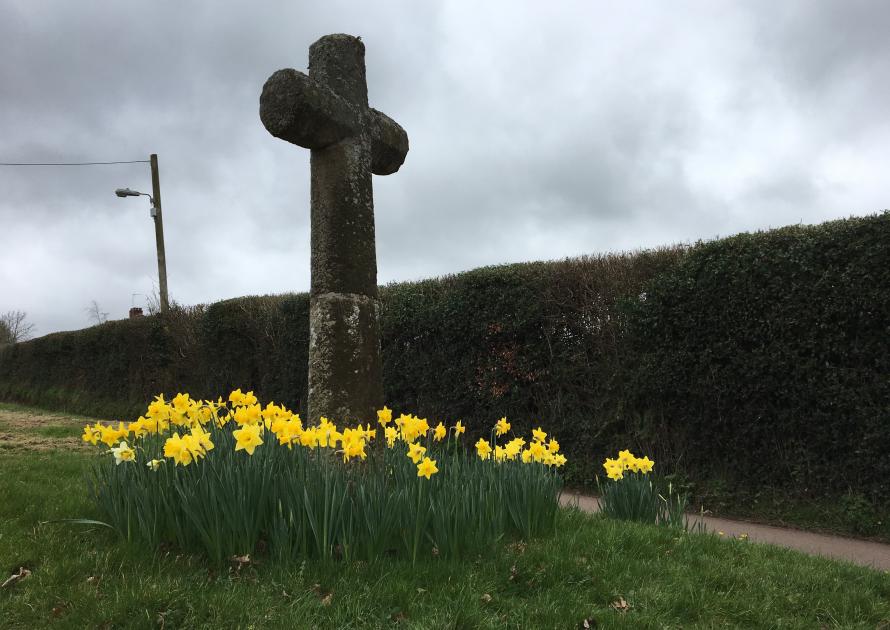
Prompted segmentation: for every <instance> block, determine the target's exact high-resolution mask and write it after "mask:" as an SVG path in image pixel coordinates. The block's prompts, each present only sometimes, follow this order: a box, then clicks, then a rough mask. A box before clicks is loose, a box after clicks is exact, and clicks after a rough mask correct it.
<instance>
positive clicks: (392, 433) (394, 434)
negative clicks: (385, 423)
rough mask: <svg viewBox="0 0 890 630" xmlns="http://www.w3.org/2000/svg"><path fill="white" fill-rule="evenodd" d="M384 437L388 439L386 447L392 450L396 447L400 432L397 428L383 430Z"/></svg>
mask: <svg viewBox="0 0 890 630" xmlns="http://www.w3.org/2000/svg"><path fill="white" fill-rule="evenodd" d="M383 435H384V437H385V438H386V446H387V447H388V448H392V447H393V446H395V444H396V439H397V438H398V437H399V430H398V429H396V428H395V427H386V428H385V429H384V430H383Z"/></svg>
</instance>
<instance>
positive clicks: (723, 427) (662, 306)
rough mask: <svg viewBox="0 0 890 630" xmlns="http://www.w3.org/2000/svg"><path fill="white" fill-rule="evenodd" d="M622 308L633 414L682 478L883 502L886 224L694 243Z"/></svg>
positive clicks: (888, 462) (889, 453)
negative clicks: (677, 462) (639, 414)
mask: <svg viewBox="0 0 890 630" xmlns="http://www.w3.org/2000/svg"><path fill="white" fill-rule="evenodd" d="M624 306H625V307H626V312H627V313H628V321H629V322H630V326H629V328H628V340H629V341H630V342H631V344H630V345H631V351H630V353H629V355H628V356H630V357H632V359H633V362H634V364H633V365H631V366H630V368H629V369H628V370H627V374H628V375H629V376H632V381H631V390H632V392H633V400H634V403H633V405H634V406H635V407H636V408H637V409H638V410H641V411H646V412H648V413H647V416H648V417H649V419H650V422H649V425H648V427H647V429H648V431H649V432H650V435H649V436H648V437H649V438H650V439H651V440H653V441H655V442H658V438H659V437H665V438H666V437H668V436H669V437H670V443H671V444H672V445H675V449H674V451H675V452H674V453H672V456H673V458H674V459H680V458H682V466H683V468H684V469H685V470H686V471H687V473H688V474H690V475H691V476H692V477H693V478H698V479H709V478H721V479H723V480H725V481H727V482H729V484H730V485H731V486H738V487H746V488H756V487H757V486H758V485H770V486H779V487H781V486H784V485H787V486H789V487H793V488H794V489H795V491H797V492H803V493H807V492H815V493H818V494H821V493H824V492H827V491H831V492H838V493H841V492H846V491H854V492H864V493H865V494H866V495H868V496H870V497H871V498H873V499H878V498H883V499H886V498H888V497H890V486H888V485H887V483H886V480H887V479H888V477H890V213H888V212H884V213H883V214H880V215H877V216H870V217H866V218H860V219H848V220H842V221H832V222H829V223H824V224H821V225H817V226H791V227H786V228H782V229H778V230H772V231H769V232H759V233H756V234H739V235H737V236H733V237H731V238H726V239H722V240H719V241H713V242H708V243H699V244H698V245H697V246H696V247H694V248H692V250H690V252H689V254H688V255H687V256H685V257H684V258H683V260H682V261H681V262H680V264H678V265H676V266H674V267H672V268H670V269H668V270H666V271H665V272H664V273H662V274H660V275H659V276H658V277H656V278H654V279H653V280H652V281H651V282H650V283H649V284H648V285H647V286H646V289H645V299H643V300H639V299H638V300H630V301H628V302H627V303H626V304H625V305H624Z"/></svg>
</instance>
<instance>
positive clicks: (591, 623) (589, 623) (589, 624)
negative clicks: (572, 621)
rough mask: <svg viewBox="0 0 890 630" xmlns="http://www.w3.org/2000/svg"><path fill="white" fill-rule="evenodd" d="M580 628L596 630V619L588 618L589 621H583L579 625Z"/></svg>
mask: <svg viewBox="0 0 890 630" xmlns="http://www.w3.org/2000/svg"><path fill="white" fill-rule="evenodd" d="M578 627H579V628H583V629H584V630H587V629H588V628H596V627H597V623H596V619H594V618H593V617H588V618H587V619H582V620H581V623H579V624H578Z"/></svg>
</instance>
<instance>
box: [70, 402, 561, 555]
mask: <svg viewBox="0 0 890 630" xmlns="http://www.w3.org/2000/svg"><path fill="white" fill-rule="evenodd" d="M376 415H377V417H376V423H377V426H372V424H371V423H370V422H364V423H362V422H359V423H356V424H354V425H344V424H338V423H337V422H336V421H335V420H334V419H329V418H326V417H320V418H318V420H317V422H314V423H308V422H305V421H304V420H303V419H302V418H301V417H300V415H299V414H298V413H295V412H293V411H291V410H289V409H287V407H285V406H284V405H278V404H276V403H274V402H269V403H268V404H266V405H265V406H263V404H262V403H261V402H260V401H259V400H258V399H257V397H256V396H255V395H254V393H253V392H250V391H248V392H242V391H241V390H240V389H236V390H235V391H233V392H231V393H230V394H229V395H228V397H227V398H226V399H225V400H223V398H222V397H220V398H218V399H217V400H215V401H213V400H200V399H193V398H192V397H191V396H190V395H189V394H187V393H180V394H177V395H176V396H175V397H173V398H172V399H170V400H166V399H165V398H164V396H163V395H158V396H156V397H155V399H154V400H153V401H152V402H151V403H150V404H149V405H148V407H147V409H146V412H145V413H144V414H143V415H142V416H140V417H139V418H138V419H137V420H135V421H133V422H129V423H125V422H116V423H105V422H97V423H94V424H89V425H87V426H85V427H84V431H83V440H84V441H85V442H88V443H90V444H93V445H100V444H101V445H104V446H105V447H107V450H105V451H104V452H105V453H106V454H108V455H111V456H112V458H113V462H114V465H113V466H110V467H109V466H107V465H104V466H103V465H101V464H100V465H97V467H96V469H95V471H94V477H95V483H94V484H93V488H94V496H95V498H96V501H97V503H98V505H99V507H100V510H102V511H104V512H105V513H106V516H107V519H108V520H109V521H110V522H111V524H112V526H113V527H115V528H117V529H118V530H119V531H121V532H122V533H123V532H126V535H127V536H132V535H137V536H142V537H143V538H144V539H146V540H147V541H148V542H150V543H151V544H153V545H157V544H159V543H160V542H164V541H166V540H168V539H172V540H173V541H174V542H176V543H178V544H180V545H182V546H183V547H184V548H189V547H192V546H195V545H197V546H203V547H204V549H205V551H206V552H207V553H208V555H210V556H211V557H212V558H214V559H216V560H220V559H223V558H224V557H225V554H226V553H228V551H234V552H237V553H248V552H251V551H252V547H251V545H253V544H256V543H257V542H258V541H261V540H262V541H265V543H267V544H269V545H270V546H271V547H273V548H276V549H278V550H279V551H278V553H287V554H290V555H291V556H299V557H305V556H319V557H331V556H332V555H333V554H334V553H335V550H337V549H339V550H340V551H339V553H345V554H358V555H359V556H360V557H366V558H368V559H373V558H376V557H379V556H380V555H382V554H386V553H390V552H391V547H392V546H393V545H396V546H398V544H399V541H402V543H403V544H406V545H407V550H406V551H407V555H408V556H409V557H411V558H412V561H416V560H417V558H418V554H419V553H420V554H422V553H423V551H422V548H423V546H424V545H431V546H432V547H431V548H432V549H435V550H436V552H435V553H436V554H437V555H438V554H442V555H446V556H447V555H452V556H457V555H460V554H461V553H468V552H469V551H470V550H472V552H473V553H480V549H479V548H478V546H479V545H482V544H485V543H486V541H488V544H490V545H494V544H495V542H496V541H498V540H500V539H501V538H502V537H503V536H504V535H507V534H509V533H510V531H512V532H513V534H514V535H519V536H526V537H527V536H533V535H537V534H539V533H541V532H545V531H548V529H549V528H552V524H553V519H554V515H555V510H556V507H557V505H558V503H557V499H558V494H559V488H560V487H561V480H560V478H559V476H558V474H557V473H556V469H558V468H560V467H561V466H563V465H564V464H565V463H566V458H565V456H564V455H563V454H562V453H560V446H559V442H557V440H556V439H555V438H553V437H552V436H548V434H547V433H546V432H545V431H544V430H543V429H541V428H540V427H538V428H537V429H535V430H533V431H532V432H531V435H529V436H526V437H521V436H518V435H515V434H513V433H512V426H511V424H510V423H509V422H508V421H507V418H506V417H503V418H501V419H500V420H498V421H497V422H496V423H494V424H493V426H491V430H490V432H489V435H488V437H487V438H486V437H482V438H479V439H478V441H477V442H475V449H473V448H472V447H471V448H469V449H467V448H465V446H464V443H463V440H464V439H465V438H464V435H465V433H466V430H467V429H466V427H465V426H464V424H463V422H462V421H461V420H457V421H456V422H453V423H452V422H447V421H444V420H435V421H430V420H428V419H427V418H422V417H419V416H417V415H414V414H410V413H401V414H399V415H398V416H395V415H394V414H393V411H392V410H391V409H389V408H388V407H383V409H380V410H379V411H377V413H376ZM378 431H379V432H380V436H379V440H378ZM112 458H108V459H106V460H104V461H111V460H112ZM522 502H527V503H528V505H527V506H526V507H525V508H523V509H517V508H518V507H519V506H521V504H522ZM382 503H385V504H386V505H387V506H388V507H387V509H383V510H381V509H380V508H379V505H381V504H382ZM449 506H450V507H449ZM334 508H336V509H335V511H334V512H331V510H332V509H334ZM481 514H486V515H487V516H486V517H485V518H482V519H480V515H481ZM394 515H397V516H394ZM320 516H324V518H323V520H319V517H320ZM134 519H135V520H134ZM404 519H409V520H410V521H411V522H410V524H409V523H406V522H405V520H404ZM134 523H137V524H138V526H139V527H138V528H137V530H138V531H136V530H134ZM363 527H365V528H366V529H362V528H363ZM140 528H141V529H140ZM504 528H506V530H505V529H504ZM134 531H136V534H134V533H133V532H134ZM406 532H408V533H407V534H406ZM449 532H451V534H449ZM454 532H462V534H461V536H460V537H458V538H455V537H454V534H453V533H454Z"/></svg>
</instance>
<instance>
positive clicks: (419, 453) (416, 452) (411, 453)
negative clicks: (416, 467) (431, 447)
mask: <svg viewBox="0 0 890 630" xmlns="http://www.w3.org/2000/svg"><path fill="white" fill-rule="evenodd" d="M424 453H426V448H424V447H423V446H421V445H420V444H417V443H414V444H410V445H409V446H408V457H410V458H411V461H412V462H414V463H415V464H416V463H417V462H419V461H420V458H421V457H423V454H424Z"/></svg>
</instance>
